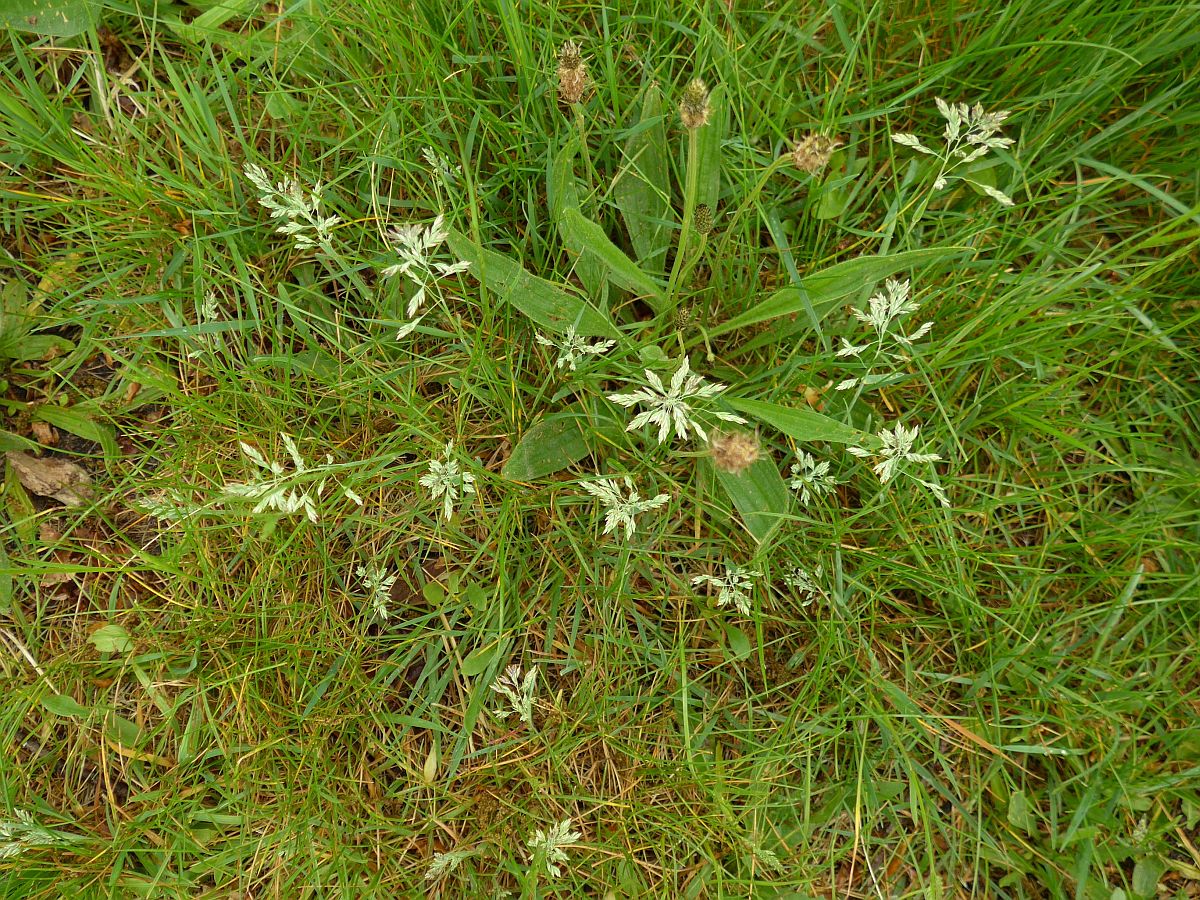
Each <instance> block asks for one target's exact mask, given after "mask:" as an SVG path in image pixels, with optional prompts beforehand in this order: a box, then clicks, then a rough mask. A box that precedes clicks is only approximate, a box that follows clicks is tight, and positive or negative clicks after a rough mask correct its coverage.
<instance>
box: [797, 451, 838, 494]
mask: <svg viewBox="0 0 1200 900" xmlns="http://www.w3.org/2000/svg"><path fill="white" fill-rule="evenodd" d="M796 459H797V460H798V462H796V463H793V464H792V478H791V481H789V482H788V484H789V485H790V486H791V488H792V490H794V491H796V492H797V493H798V494H799V495H800V503H801V504H803V505H804V506H808V505H809V504H810V503H811V502H812V501H813V500H814V499H815V498H817V497H821V496H824V495H826V494H832V493H833V489H834V487H836V486H837V481H836V480H834V477H833V476H832V475H830V474H829V461H828V460H822V461H821V462H817V461H816V459H814V458H813V456H812V455H811V454H809V453H805V452H804V451H803V450H800V451H798V452H797V453H796Z"/></svg>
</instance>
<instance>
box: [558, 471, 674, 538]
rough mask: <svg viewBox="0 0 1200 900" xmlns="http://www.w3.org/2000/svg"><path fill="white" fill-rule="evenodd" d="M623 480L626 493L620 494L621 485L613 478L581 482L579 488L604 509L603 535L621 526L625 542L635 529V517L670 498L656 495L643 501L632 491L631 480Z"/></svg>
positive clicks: (657, 506) (626, 478)
mask: <svg viewBox="0 0 1200 900" xmlns="http://www.w3.org/2000/svg"><path fill="white" fill-rule="evenodd" d="M623 480H624V482H625V492H627V493H625V492H622V490H621V483H620V482H619V481H617V479H615V478H601V479H599V480H597V481H581V482H580V487H582V488H583V489H584V490H585V491H587V492H588V493H589V494H591V495H592V496H593V497H595V498H596V499H597V500H599V501H600V503H601V504H603V506H604V509H605V516H604V533H605V534H608V533H609V532H610V531H615V530H616V529H617V528H619V527H621V526H622V525H623V526H625V540H629V539H630V538H631V537H633V532H634V530H635V529H636V528H637V523H636V522H635V518H636V517H637V515H638V514H639V513H643V512H647V511H649V510H652V509H658V508H659V507H660V506H663V505H664V504H666V502H667V501H668V500H669V499H670V497H669V496H668V495H666V494H658V495H656V496H655V497H653V498H651V499H649V500H643V499H641V497H640V496H639V495H638V492H637V491H636V490H634V487H633V480H632V479H630V478H629V476H628V475H626V476H625V477H624V479H623Z"/></svg>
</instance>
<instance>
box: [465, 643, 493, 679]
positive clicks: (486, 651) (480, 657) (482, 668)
mask: <svg viewBox="0 0 1200 900" xmlns="http://www.w3.org/2000/svg"><path fill="white" fill-rule="evenodd" d="M499 652H500V645H499V644H488V645H487V646H484V647H479V648H478V649H477V650H475V651H473V652H472V653H471V654H470V655H469V656H468V657H467V658H466V659H464V660H463V664H462V673H463V674H464V675H466V676H467V677H468V678H474V677H475V676H476V675H482V674H483V673H484V672H486V671H487V669H488V666H490V665H491V664H492V660H493V659H495V658H496V655H497V654H498V653H499Z"/></svg>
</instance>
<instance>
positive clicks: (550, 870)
mask: <svg viewBox="0 0 1200 900" xmlns="http://www.w3.org/2000/svg"><path fill="white" fill-rule="evenodd" d="M581 837H583V835H582V834H580V833H579V832H578V831H572V830H571V820H570V819H563V820H562V821H561V822H557V823H555V824H554V825H551V826H550V828H548V829H547V830H546V831H543V830H542V829H540V828H539V829H537V830H536V831H535V832H534V833H533V834H532V835H530V837H529V839H528V840H527V841H526V842H525V845H526V846H527V847H528V848H529V861H530V862H537V861H538V860H539V859H540V860H542V862H543V863H544V864H545V866H546V874H547V875H549V876H550V877H551V878H558V877H559V876H560V875H561V874H562V869H560V868H559V864H560V863H566V862H567V861H568V860H567V854H566V851H565V850H563V847H565V846H567V845H568V844H573V843H575V842H576V841H577V840H579V839H580V838H581Z"/></svg>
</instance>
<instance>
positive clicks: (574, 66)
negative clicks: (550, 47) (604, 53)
mask: <svg viewBox="0 0 1200 900" xmlns="http://www.w3.org/2000/svg"><path fill="white" fill-rule="evenodd" d="M587 86H588V73H587V66H586V65H585V64H584V62H583V56H581V55H580V53H579V45H578V44H576V43H575V42H574V41H563V45H562V47H561V48H559V51H558V96H560V97H562V99H563V100H565V101H566V102H567V103H571V104H575V103H578V102H579V101H580V100H581V99H583V94H584V91H586V90H587Z"/></svg>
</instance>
